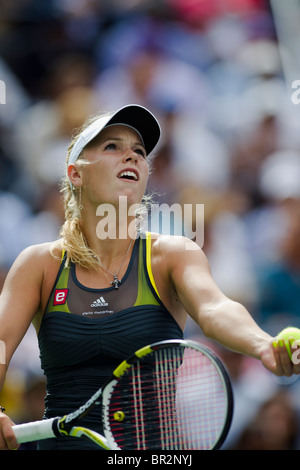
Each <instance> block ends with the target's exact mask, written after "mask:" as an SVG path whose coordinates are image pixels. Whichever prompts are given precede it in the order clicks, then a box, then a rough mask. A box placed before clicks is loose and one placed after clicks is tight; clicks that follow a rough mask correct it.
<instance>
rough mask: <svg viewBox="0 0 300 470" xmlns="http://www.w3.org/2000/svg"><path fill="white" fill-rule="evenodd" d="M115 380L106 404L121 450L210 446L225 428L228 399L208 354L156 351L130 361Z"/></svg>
mask: <svg viewBox="0 0 300 470" xmlns="http://www.w3.org/2000/svg"><path fill="white" fill-rule="evenodd" d="M120 382H122V384H121V383H119V384H118V385H117V386H116V387H115V390H114V392H113V394H112V398H111V403H110V408H109V417H110V418H109V420H110V428H111V432H112V434H113V437H114V439H115V440H116V442H117V443H118V445H119V447H120V448H124V449H154V448H156V449H162V450H164V449H170V450H172V449H173V450H176V449H189V450H192V449H209V448H212V447H213V445H214V443H215V442H216V440H217V438H218V436H219V435H220V432H221V429H222V427H223V426H224V420H225V414H226V401H227V397H226V391H225V387H224V383H223V379H222V376H221V374H220V373H219V371H218V369H217V368H216V366H215V365H214V364H213V363H212V361H211V359H210V358H208V357H206V356H205V355H204V354H202V353H201V352H199V351H197V350H194V349H190V348H185V349H184V348H182V347H178V348H176V347H172V348H163V349H158V350H157V351H154V352H152V353H151V357H147V356H145V358H143V360H140V361H137V363H135V364H133V365H132V367H130V369H129V370H128V373H126V374H125V375H124V376H123V377H122V378H121V380H120ZM121 390H122V391H121ZM120 411H121V412H122V416H123V419H122V420H121V421H118V420H116V419H115V416H116V413H117V414H118V413H119V412H120Z"/></svg>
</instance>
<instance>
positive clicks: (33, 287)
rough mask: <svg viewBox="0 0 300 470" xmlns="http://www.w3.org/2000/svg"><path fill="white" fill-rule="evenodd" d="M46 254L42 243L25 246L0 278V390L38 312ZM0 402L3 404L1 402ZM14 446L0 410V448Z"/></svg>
mask: <svg viewBox="0 0 300 470" xmlns="http://www.w3.org/2000/svg"><path fill="white" fill-rule="evenodd" d="M48 256H49V252H48V255H46V247H45V246H43V245H36V246H32V247H29V248H26V249H25V250H24V251H23V252H22V253H21V254H20V255H19V256H18V257H17V259H16V260H15V262H14V263H13V265H12V267H11V269H10V270H9V273H8V275H7V277H6V280H5V282H4V286H3V289H2V292H1V295H0V341H1V343H0V346H1V347H0V390H1V388H2V387H3V384H4V381H5V376H6V371H7V368H8V366H9V363H10V360H11V357H12V355H13V354H14V352H15V350H16V348H17V347H18V345H19V343H20V341H21V340H22V338H23V336H24V335H25V333H26V331H27V329H28V328H29V325H30V323H31V322H32V320H33V318H34V316H35V315H36V314H37V313H38V312H39V309H40V305H41V292H42V286H43V279H44V272H45V261H46V259H47V258H48ZM48 259H49V258H48ZM0 405H2V406H4V407H5V403H0ZM15 447H17V446H16V441H15V439H14V434H13V431H12V429H11V421H10V419H9V417H8V416H6V415H5V414H4V413H2V412H0V449H5V448H15Z"/></svg>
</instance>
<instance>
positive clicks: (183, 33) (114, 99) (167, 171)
mask: <svg viewBox="0 0 300 470" xmlns="http://www.w3.org/2000/svg"><path fill="white" fill-rule="evenodd" d="M0 9H1V15H0V18H1V19H0V80H1V83H2V84H3V83H4V84H5V96H1V97H0V286H1V283H2V282H3V280H4V278H5V275H6V273H7V270H8V269H9V267H10V266H11V264H12V262H13V261H14V259H15V258H16V256H17V255H18V254H19V252H20V251H21V250H22V249H23V248H25V247H26V246H28V245H31V244H34V243H40V242H44V241H49V240H54V239H55V238H57V236H58V233H59V228H60V226H61V224H62V222H63V217H64V213H63V208H62V201H61V196H60V191H59V182H60V179H61V177H62V175H63V172H64V169H65V167H64V165H65V159H66V149H67V146H68V143H69V141H70V138H71V135H72V131H73V129H74V128H76V127H78V126H80V125H81V124H82V122H83V121H84V120H85V119H86V118H87V117H89V116H90V115H92V114H94V113H96V112H99V111H107V110H112V109H115V108H117V107H119V106H122V105H125V104H129V103H138V104H141V105H144V106H146V107H148V108H149V109H151V110H152V111H153V112H154V114H156V115H157V117H158V118H159V120H160V122H161V125H162V130H163V135H162V140H161V143H160V147H159V148H158V150H157V156H156V158H155V159H154V161H153V164H152V172H151V176H150V179H149V187H148V191H149V192H150V193H153V195H154V199H155V201H156V202H158V203H159V204H162V203H167V204H169V205H171V204H173V203H179V204H182V207H184V204H194V205H195V204H204V243H203V250H204V251H205V253H206V255H207V257H208V259H209V261H210V265H211V268H212V272H213V275H214V277H215V279H216V281H217V283H218V284H219V285H220V287H221V288H222V289H223V291H224V292H225V293H226V294H228V295H229V296H230V297H232V298H234V299H236V300H238V301H241V302H242V303H243V304H245V305H246V307H247V308H248V309H249V311H250V312H251V314H252V315H253V317H254V318H255V320H256V321H257V322H258V323H259V324H260V325H261V326H263V327H264V328H265V329H266V330H267V331H268V332H270V333H271V334H274V335H276V333H277V332H278V331H280V329H281V328H283V327H284V326H288V325H289V324H291V325H294V326H298V327H300V244H299V243H300V242H299V240H300V217H299V215H300V132H299V129H300V107H298V106H300V105H297V104H293V103H292V100H291V95H292V92H293V90H292V88H291V83H288V82H287V80H286V74H285V70H284V68H283V66H282V57H281V54H280V52H281V51H280V47H279V43H278V39H277V35H276V28H275V24H274V19H273V15H272V10H271V7H270V5H269V2H268V1H266V0H240V1H238V0H149V1H147V0H44V1H42V2H41V1H38V0H18V2H14V1H11V0H2V1H1V2H0ZM293 78H294V79H295V80H297V79H300V76H299V77H296V76H295V77H293ZM2 91H3V90H2ZM2 94H3V93H2ZM193 223H194V225H195V224H197V223H203V220H201V221H199V220H197V218H196V216H195V219H194V220H193ZM16 295H17V293H16ZM12 308H13V306H12ZM186 336H187V337H197V338H198V339H199V340H200V341H204V342H205V343H207V340H206V339H205V338H203V335H202V332H201V331H200V330H199V328H198V327H196V325H195V324H194V323H193V322H192V321H189V322H188V325H187V328H186ZM209 345H210V346H211V347H212V348H215V349H216V350H217V352H218V353H219V354H220V355H221V357H222V358H223V360H224V362H225V363H226V365H227V367H228V370H229V372H230V374H231V377H232V382H233V388H234V393H235V412H234V419H233V425H232V428H231V432H230V434H229V437H228V440H227V441H226V444H225V446H224V447H225V448H227V449H267V450H268V449H279V450H281V449H295V448H299V445H300V443H299V437H300V432H299V431H300V430H299V413H300V403H299V400H297V396H299V395H298V392H299V383H298V380H296V379H286V380H283V379H282V380H279V379H278V380H277V379H275V378H274V377H272V376H271V375H270V374H269V373H268V372H267V371H265V370H264V369H263V368H262V366H260V364H259V363H258V362H257V361H254V360H252V359H249V358H244V357H241V356H240V355H237V354H235V353H232V352H229V351H224V350H222V349H221V348H219V346H217V345H214V344H212V345H211V344H209ZM43 394H44V378H43V376H42V374H41V371H40V369H39V357H38V352H37V340H36V334H35V332H34V331H33V330H31V329H30V330H29V332H28V334H27V335H26V338H25V341H24V342H23V343H22V345H21V346H20V348H19V349H18V351H17V352H16V354H15V357H14V359H13V361H12V364H11V368H10V371H9V374H8V377H7V383H6V385H5V388H4V389H3V391H2V393H1V394H0V402H1V403H5V404H6V408H7V410H8V411H9V412H10V414H11V416H12V418H13V419H15V421H17V422H20V421H24V420H31V419H37V418H39V417H40V416H41V414H42V408H43V404H42V398H43Z"/></svg>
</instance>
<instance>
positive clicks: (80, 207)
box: [78, 186, 83, 211]
mask: <svg viewBox="0 0 300 470" xmlns="http://www.w3.org/2000/svg"><path fill="white" fill-rule="evenodd" d="M78 208H79V210H80V211H82V209H83V205H82V204H81V186H80V188H79V196H78Z"/></svg>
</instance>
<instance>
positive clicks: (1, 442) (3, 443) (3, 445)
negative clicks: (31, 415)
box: [0, 411, 19, 450]
mask: <svg viewBox="0 0 300 470" xmlns="http://www.w3.org/2000/svg"><path fill="white" fill-rule="evenodd" d="M13 424H14V423H13V422H12V421H11V419H10V418H9V417H8V416H7V415H6V414H4V413H3V412H2V411H0V450H15V449H18V447H19V445H18V444H17V441H16V437H15V434H14V432H13V429H12V426H13Z"/></svg>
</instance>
